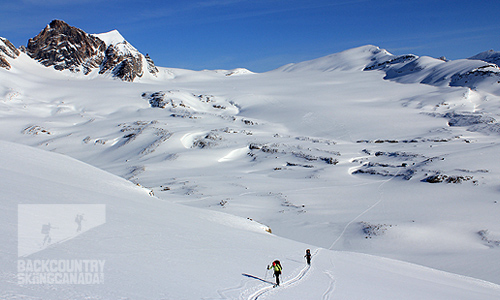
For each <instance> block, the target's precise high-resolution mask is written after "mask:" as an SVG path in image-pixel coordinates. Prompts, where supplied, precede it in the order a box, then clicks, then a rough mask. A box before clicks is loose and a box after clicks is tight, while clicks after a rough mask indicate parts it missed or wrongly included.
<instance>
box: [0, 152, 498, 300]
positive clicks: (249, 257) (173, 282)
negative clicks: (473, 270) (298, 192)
mask: <svg viewBox="0 0 500 300" xmlns="http://www.w3.org/2000/svg"><path fill="white" fill-rule="evenodd" d="M0 150H1V153H2V155H1V156H0V177H1V180H0V187H1V190H2V194H1V196H0V197H1V198H0V199H1V203H2V210H0V216H1V218H0V225H1V226H0V233H1V234H0V239H1V243H0V245H1V246H0V247H1V251H2V256H1V258H0V260H1V263H2V266H3V268H2V270H1V271H0V278H1V281H0V297H1V298H2V299H21V298H22V299H68V298H71V299H89V298H92V299H123V298H129V299H132V298H133V299H257V298H259V299H266V298H269V299H304V298H308V299H320V298H321V299H335V298H338V297H340V298H349V299H366V295H370V297H371V299H400V298H401V297H404V298H405V299H430V298H433V299H471V300H472V299H485V300H486V299H496V297H497V296H498V293H499V292H500V286H497V285H494V284H489V283H487V282H482V281H479V280H475V279H471V278H465V277H460V276H457V275H452V274H448V273H444V272H439V271H436V270H432V269H427V268H422V267H419V266H416V265H411V264H407V263H402V262H398V261H392V260H387V259H381V258H377V257H370V256H365V255H360V254H354V253H340V252H339V253H337V252H332V251H328V250H324V249H318V250H315V251H314V256H313V265H312V267H310V268H309V267H308V266H307V265H305V263H304V262H303V260H302V252H303V250H304V249H305V247H308V246H306V245H304V244H301V243H297V242H292V241H290V240H286V239H283V238H279V237H276V236H274V235H271V234H269V233H267V232H266V231H265V230H264V229H263V228H262V226H261V225H260V224H258V223H256V222H254V221H251V220H247V219H243V218H237V217H233V216H230V215H226V214H223V213H217V212H211V211H207V210H200V209H194V208H188V207H185V206H180V205H176V204H172V203H171V201H165V200H160V199H158V198H155V197H152V196H150V195H149V191H148V190H146V189H144V188H142V187H138V186H136V185H134V184H132V183H130V182H128V181H125V180H123V179H121V178H119V177H116V176H113V175H111V174H108V173H106V172H103V171H101V170H99V169H96V168H93V167H91V166H89V165H86V164H83V163H81V162H78V161H75V160H73V159H69V158H67V157H64V156H62V155H59V154H54V153H49V152H46V151H42V150H38V149H33V148H30V147H26V146H20V145H18V144H12V143H6V142H0ZM48 174H50V176H47V175H48ZM40 203H43V204H44V206H45V207H41V206H40ZM86 205H90V206H91V205H102V209H103V210H105V222H103V223H102V224H101V225H99V226H95V227H94V228H91V229H89V230H87V231H85V232H83V233H80V234H75V235H71V236H70V238H69V239H67V240H66V241H62V242H57V243H52V244H50V245H49V246H43V245H42V246H40V249H38V251H37V252H35V253H34V254H32V255H30V256H28V257H23V258H18V257H17V253H18V251H17V250H18V249H17V240H18V236H16V230H15V228H16V227H17V228H22V229H25V228H29V227H35V228H36V229H37V228H40V224H39V223H40V222H42V223H41V224H44V222H51V225H52V226H53V229H52V235H53V237H54V238H55V237H56V236H57V235H58V232H61V231H63V230H67V229H68V227H69V228H70V229H72V228H76V224H74V223H73V222H71V220H72V218H74V216H73V215H70V216H64V215H60V214H57V212H56V211H55V210H57V209H60V208H61V207H63V211H64V207H69V208H66V211H71V207H78V208H80V209H81V208H82V207H83V208H84V207H85V206H86ZM30 206H32V207H34V209H38V210H30V209H28V210H27V211H33V212H35V211H38V212H45V214H44V215H40V214H36V215H32V216H31V218H29V219H23V218H19V219H18V218H17V216H18V212H19V215H20V216H22V215H23V214H22V213H23V210H26V208H30ZM47 206H48V207H49V208H50V209H45V208H46V207H47ZM95 214H96V213H95V210H94V211H92V210H90V213H87V214H86V215H85V219H84V221H83V225H82V227H83V228H84V229H85V227H86V226H87V225H88V224H89V223H90V222H91V220H92V217H93V215H95ZM66 217H68V218H69V219H70V222H67V221H66V219H67V218H66ZM73 230H74V229H73ZM20 237H21V236H20ZM20 237H19V238H20ZM43 238H44V235H43V234H41V233H39V236H36V235H35V236H33V237H31V239H32V241H34V242H37V241H39V242H40V243H41V242H42V239H43ZM275 258H279V259H280V260H281V262H282V264H283V266H284V275H283V276H284V277H283V283H282V284H281V287H280V288H277V289H273V288H272V286H271V284H270V282H272V280H273V279H272V278H271V277H270V276H268V275H267V274H266V270H265V267H266V264H268V263H269V262H270V261H272V260H273V259H275ZM71 260H73V261H75V260H76V261H80V260H82V261H84V260H88V261H93V260H98V261H99V262H101V264H102V267H100V268H99V271H98V272H97V273H98V274H99V280H98V281H92V282H93V283H92V284H90V283H83V284H72V285H67V284H55V285H50V284H26V283H24V284H18V280H19V278H21V277H18V276H19V274H23V275H26V274H32V273H35V274H32V277H30V279H29V280H30V281H32V282H36V280H37V278H39V276H41V275H43V274H44V272H43V271H42V272H36V271H35V272H30V271H28V267H26V266H27V265H28V261H32V262H34V264H35V262H36V261H49V262H53V261H55V262H56V263H58V264H59V263H61V262H66V261H71ZM19 261H22V262H24V263H23V264H21V263H18V262H19ZM61 264H62V263H61ZM21 265H22V266H23V267H20V266H21ZM25 267H26V269H23V268H25ZM51 267H53V268H54V269H56V272H55V274H57V271H59V272H60V271H61V270H63V268H62V267H60V266H58V267H55V266H51ZM18 268H19V269H18ZM42 270H43V269H42ZM53 272H54V271H53ZM75 273H79V272H75ZM83 273H85V272H83ZM89 273H90V274H92V273H94V272H91V271H89V272H86V274H89ZM22 278H23V280H25V279H24V278H26V277H25V276H23V277H22ZM40 278H41V277H40ZM360 282H361V283H362V284H360ZM382 287H383V288H382Z"/></svg>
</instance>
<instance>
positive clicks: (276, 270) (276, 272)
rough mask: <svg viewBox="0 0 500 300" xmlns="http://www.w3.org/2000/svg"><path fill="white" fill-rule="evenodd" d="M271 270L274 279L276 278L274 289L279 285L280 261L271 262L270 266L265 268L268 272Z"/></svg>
mask: <svg viewBox="0 0 500 300" xmlns="http://www.w3.org/2000/svg"><path fill="white" fill-rule="evenodd" d="M271 268H272V269H273V270H274V277H276V284H275V285H274V287H277V286H279V285H280V275H281V270H282V267H281V263H280V261H279V260H275V261H273V263H272V265H271V266H267V269H268V270H270V269H271Z"/></svg>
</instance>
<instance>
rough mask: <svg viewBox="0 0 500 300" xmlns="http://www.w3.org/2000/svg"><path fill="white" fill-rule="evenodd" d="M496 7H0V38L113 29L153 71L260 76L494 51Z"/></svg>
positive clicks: (22, 40)
mask: <svg viewBox="0 0 500 300" xmlns="http://www.w3.org/2000/svg"><path fill="white" fill-rule="evenodd" d="M499 12H500V0H480V1H473V0H467V1H464V0H455V1H452V0H442V1H440V0H433V1H428V0H179V1H170V0H166V1H151V0H139V1H136V0H0V36H2V37H5V38H7V39H9V40H10V41H11V42H12V43H14V45H16V46H21V45H26V44H27V41H28V39H29V38H32V37H34V36H36V35H37V34H38V33H39V32H40V31H41V30H42V29H43V28H44V27H45V26H46V25H47V24H48V23H50V21H52V20H53V19H60V20H63V21H65V22H67V23H68V24H69V25H71V26H75V27H78V28H81V29H83V30H84V31H85V32H87V33H103V32H107V31H110V30H113V29H117V30H118V31H120V33H121V34H122V35H123V36H124V37H125V39H126V40H127V41H129V42H130V43H131V44H132V45H134V46H135V47H136V48H137V49H138V50H139V51H141V52H142V53H144V54H146V53H149V55H150V56H151V58H152V59H153V60H154V61H155V64H156V65H158V66H162V67H175V68H185V69H192V70H202V69H233V68H237V67H244V68H248V69H250V70H252V71H255V72H265V71H269V70H272V69H275V68H277V67H280V66H282V65H284V64H287V63H291V62H300V61H304V60H309V59H314V58H318V57H321V56H325V55H328V54H332V53H336V52H340V51H343V50H346V49H350V48H354V47H358V46H362V45H367V44H372V45H376V46H379V47H381V48H384V49H387V50H388V51H389V52H391V53H393V54H406V53H412V54H416V55H420V56H423V55H429V56H433V57H440V56H445V57H447V58H449V59H459V58H467V57H470V56H472V55H475V54H477V53H479V52H482V51H486V50H490V49H494V50H496V51H500V47H499V43H500V18H499V17H498V13H499Z"/></svg>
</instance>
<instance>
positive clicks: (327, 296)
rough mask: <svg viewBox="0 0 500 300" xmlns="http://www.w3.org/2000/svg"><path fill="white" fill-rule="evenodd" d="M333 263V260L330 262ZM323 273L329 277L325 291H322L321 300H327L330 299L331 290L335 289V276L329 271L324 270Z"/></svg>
mask: <svg viewBox="0 0 500 300" xmlns="http://www.w3.org/2000/svg"><path fill="white" fill-rule="evenodd" d="M332 265H333V262H332ZM325 274H326V275H327V276H328V277H329V278H330V285H329V286H328V288H327V289H326V291H325V292H324V293H323V297H322V298H321V299H322V300H329V299H331V296H332V295H333V292H334V291H335V278H334V277H333V274H332V273H331V272H330V271H325Z"/></svg>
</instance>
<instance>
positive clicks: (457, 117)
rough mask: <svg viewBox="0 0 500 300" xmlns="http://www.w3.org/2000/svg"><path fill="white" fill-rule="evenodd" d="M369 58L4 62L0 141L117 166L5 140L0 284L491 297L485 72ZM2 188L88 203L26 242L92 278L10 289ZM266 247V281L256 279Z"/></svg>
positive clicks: (491, 109) (162, 294) (12, 212)
mask: <svg viewBox="0 0 500 300" xmlns="http://www.w3.org/2000/svg"><path fill="white" fill-rule="evenodd" d="M374 53H375V54H374ZM384 55H388V54H387V53H386V52H385V51H379V50H377V49H375V48H373V47H372V46H366V47H361V48H358V49H353V50H350V51H347V52H343V53H340V54H336V55H332V56H329V57H326V58H322V59H319V60H316V61H311V62H305V63H301V64H296V65H288V66H285V67H283V68H280V69H278V70H275V71H271V72H267V73H262V74H255V73H251V72H249V71H246V70H244V69H237V70H233V71H222V70H218V71H200V72H195V71H188V70H179V69H166V68H159V69H160V73H159V75H158V77H157V78H142V79H141V80H139V81H138V82H134V83H124V82H121V81H118V80H111V79H109V78H100V77H99V76H97V75H95V74H94V75H90V76H87V77H83V76H77V75H74V74H71V73H69V72H67V73H66V72H58V71H55V70H52V69H48V68H45V67H42V66H40V65H37V64H36V63H34V62H33V61H31V60H29V59H28V58H27V57H26V55H24V54H21V56H20V57H19V58H17V59H15V60H11V61H10V62H11V65H12V69H11V70H9V71H7V70H4V69H0V126H1V128H2V130H1V131H0V139H2V140H6V141H11V142H15V143H18V144H25V145H29V146H33V147H36V148H38V149H43V150H47V151H51V152H57V153H61V154H65V155H67V156H70V157H73V158H75V159H77V160H79V161H82V162H84V163H86V164H89V165H92V166H94V167H97V168H99V169H102V170H104V171H107V172H110V173H112V174H115V175H118V176H119V177H122V178H123V179H120V178H118V177H115V176H112V175H110V174H108V173H106V172H102V171H100V170H98V169H94V168H92V167H90V166H89V165H85V164H83V163H80V162H78V161H75V160H72V159H69V158H67V157H64V156H60V155H56V154H51V153H46V152H44V151H39V150H34V149H31V148H27V147H21V146H19V145H15V144H10V143H2V144H1V149H2V151H1V153H2V157H1V159H2V163H1V164H0V166H1V168H2V169H1V173H0V174H1V176H2V180H1V184H2V188H1V190H2V193H1V195H2V196H1V197H2V203H3V206H4V209H2V218H0V220H1V221H0V222H2V231H1V232H2V252H3V253H6V255H2V266H4V265H5V266H7V267H6V269H5V271H4V270H2V275H1V276H2V281H1V282H2V288H1V290H2V293H3V294H0V295H1V296H2V298H7V299H8V298H12V299H31V298H33V299H36V297H35V296H38V297H40V298H42V299H45V298H49V299H58V298H61V299H62V298H65V297H67V296H68V295H70V297H73V298H76V299H79V298H85V297H86V296H89V297H97V299H116V298H119V297H128V298H130V299H202V298H203V299H256V298H258V299H344V298H349V299H366V297H367V295H369V296H370V297H372V299H402V298H404V299H497V298H498V295H499V294H500V290H499V288H498V286H497V285H495V284H490V283H487V282H486V281H488V282H493V283H496V284H498V283H500V271H499V269H498V266H497V263H496V262H498V261H499V259H500V223H499V222H500V221H499V220H498V215H499V213H500V203H497V201H498V200H500V199H499V198H500V197H499V188H500V187H499V182H500V181H499V179H500V176H499V171H500V160H498V159H497V155H498V153H499V150H500V147H499V141H500V130H499V127H498V124H497V123H496V119H497V118H498V115H499V113H500V101H499V100H500V98H499V96H498V95H496V94H495V93H496V91H497V90H498V87H496V86H495V85H494V84H493V85H492V86H487V87H485V88H484V89H483V90H481V89H479V90H470V89H469V88H466V87H449V86H445V85H440V86H431V85H428V84H419V83H405V84H403V83H398V82H395V81H392V80H384V79H383V78H384V76H386V74H385V73H384V72H382V71H377V70H373V71H363V68H364V67H365V66H367V65H369V64H370V63H371V62H372V61H371V59H372V58H374V57H375V58H376V59H382V58H383V57H384ZM422 59H425V58H420V60H422ZM433 63H434V62H433ZM452 66H453V65H452ZM399 81H401V82H403V81H402V80H399ZM416 81H418V80H410V79H409V78H408V77H406V78H405V82H416ZM489 92H492V93H489ZM153 94H156V95H161V97H160V98H154V97H153V96H152V95H153ZM154 99H156V100H154ZM155 101H156V102H155ZM154 103H157V104H159V106H160V107H162V108H160V107H152V105H151V104H154ZM124 179H125V180H124ZM431 182H432V183H431ZM135 184H140V186H137V185H135ZM18 204H105V206H106V223H105V224H103V225H100V226H98V227H96V228H93V229H92V230H89V231H88V232H84V233H82V234H80V235H78V236H76V237H74V238H73V239H71V240H69V241H67V242H64V243H60V244H57V245H55V246H54V247H51V248H50V249H44V250H43V251H40V252H38V253H36V254H34V255H35V257H37V258H50V259H73V258H91V259H103V260H105V261H106V267H105V278H106V282H105V283H104V284H102V285H79V286H78V285H77V286H67V285H60V286H55V287H52V288H51V287H47V286H40V285H28V286H18V285H17V284H16V278H15V275H16V262H17V246H18V245H17V229H16V228H17V227H16V226H17V209H18ZM179 204H182V205H179ZM186 206H192V207H194V208H190V207H186ZM198 208H201V209H198ZM219 212H223V213H225V214H219ZM235 216H239V217H241V218H238V217H235ZM247 218H250V219H251V220H249V219H247ZM267 226H269V227H270V228H271V230H272V233H273V234H269V233H267V232H266V231H265V229H266V228H267ZM302 243H304V244H302ZM308 247H309V248H311V249H313V250H314V253H315V256H314V258H313V265H312V266H311V268H307V267H306V266H305V264H304V260H303V254H304V253H303V252H304V250H305V249H306V248H308ZM331 250H340V251H331ZM345 251H348V252H345ZM355 252H358V253H355ZM359 253H364V254H359ZM365 254H369V255H365ZM382 257H384V258H382ZM275 258H278V259H280V260H281V261H282V263H283V265H284V278H283V280H284V281H285V283H284V284H283V286H282V287H280V288H278V289H272V287H269V286H270V285H269V283H266V282H265V281H273V278H272V277H271V274H266V269H265V267H266V266H267V264H269V263H270V262H271V261H272V260H273V259H275ZM387 258H391V259H398V260H400V261H406V262H410V263H413V264H408V263H406V262H400V261H393V260H390V259H387ZM414 264H416V265H414ZM419 265H420V266H419ZM431 268H432V269H431ZM437 270H441V271H437ZM442 271H446V272H451V273H456V274H459V275H452V274H450V273H445V272H442ZM245 274H246V275H245ZM252 276H253V277H252ZM266 276H267V277H266ZM462 276H467V277H462ZM255 277H256V278H255ZM470 277H473V278H477V280H476V279H471V278H470ZM263 280H264V281H263ZM482 280H484V281H482ZM3 287H5V288H3ZM23 297H24V298H23ZM99 297H100V298H99Z"/></svg>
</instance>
